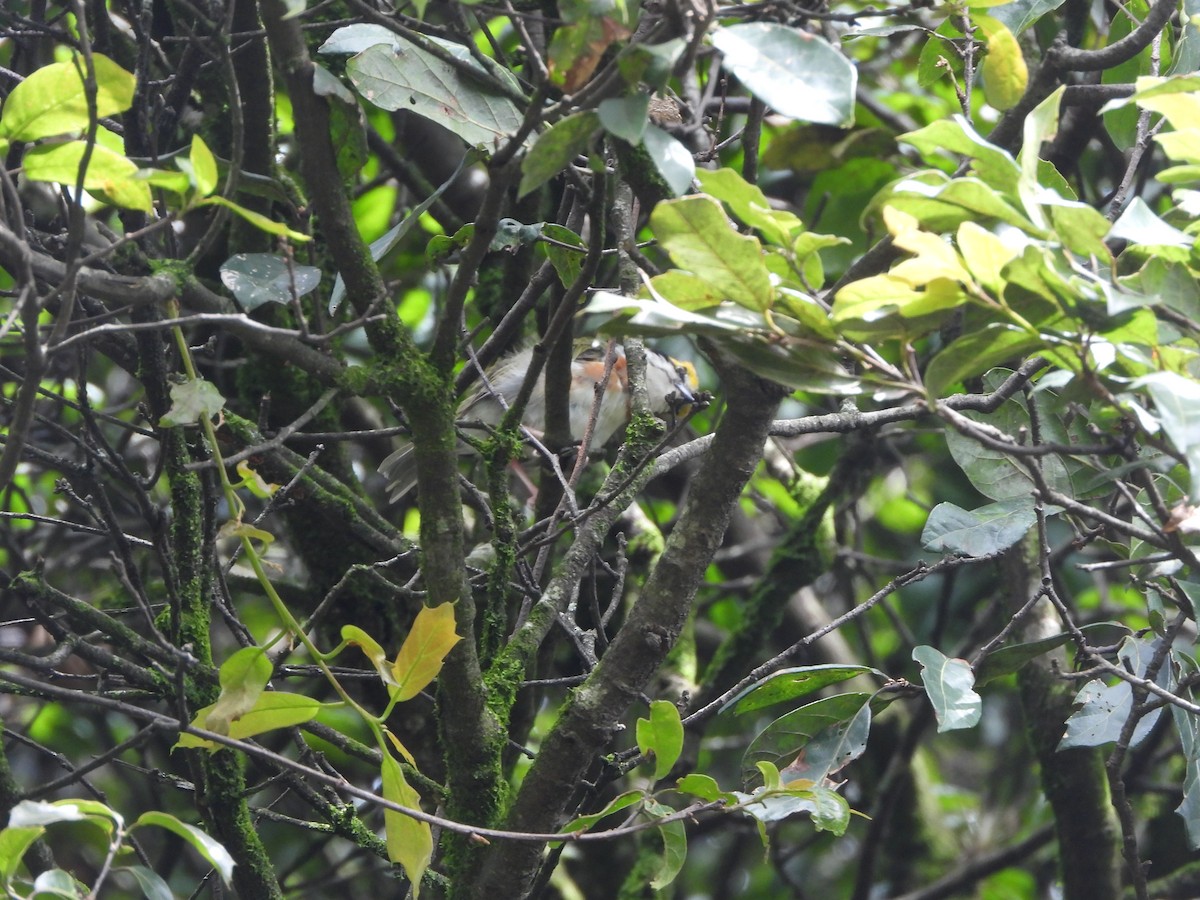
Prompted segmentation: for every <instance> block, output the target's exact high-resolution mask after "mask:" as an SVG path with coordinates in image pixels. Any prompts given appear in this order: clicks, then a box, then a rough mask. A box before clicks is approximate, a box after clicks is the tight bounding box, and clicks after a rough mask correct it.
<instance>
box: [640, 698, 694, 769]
mask: <svg viewBox="0 0 1200 900" xmlns="http://www.w3.org/2000/svg"><path fill="white" fill-rule="evenodd" d="M637 744H638V750H640V751H641V752H642V753H643V754H653V755H654V778H655V780H656V781H657V780H658V779H661V778H666V777H667V775H668V774H670V772H671V768H672V766H674V765H675V761H676V760H678V759H679V754H680V753H682V752H683V722H682V721H681V720H680V718H679V710H678V709H677V708H676V707H675V704H674V703H670V702H668V701H666V700H654V701H652V702H651V704H650V718H649V719H638V720H637Z"/></svg>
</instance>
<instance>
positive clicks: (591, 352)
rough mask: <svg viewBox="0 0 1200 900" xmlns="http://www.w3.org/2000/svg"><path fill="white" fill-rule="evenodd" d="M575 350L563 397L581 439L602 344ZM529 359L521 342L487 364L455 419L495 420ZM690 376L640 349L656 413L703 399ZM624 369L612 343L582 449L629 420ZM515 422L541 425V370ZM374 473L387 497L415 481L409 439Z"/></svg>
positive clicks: (476, 426)
mask: <svg viewBox="0 0 1200 900" xmlns="http://www.w3.org/2000/svg"><path fill="white" fill-rule="evenodd" d="M576 346H577V348H578V352H577V354H576V356H575V359H574V360H573V361H572V362H571V390H570V397H569V401H568V405H569V416H570V427H571V439H572V440H574V441H582V440H583V435H584V432H585V431H586V430H587V425H588V422H589V420H590V419H591V417H592V408H593V406H594V405H595V400H596V385H598V384H600V382H601V381H603V379H604V370H605V367H606V357H607V355H608V349H607V347H605V346H602V345H596V344H592V343H591V342H588V341H583V342H581V343H579V344H577V345H576ZM532 360H533V347H532V346H530V347H525V348H523V349H520V350H517V351H516V352H515V353H513V354H511V355H509V356H506V357H504V358H502V359H500V360H499V361H498V362H497V363H496V364H495V365H494V366H492V367H491V368H490V369H489V370H488V371H487V373H486V374H485V376H484V378H483V383H482V384H480V385H479V386H478V387H477V388H476V389H475V390H474V391H473V392H472V393H471V394H470V395H469V396H468V397H467V398H466V399H465V400H464V401H463V402H462V405H461V406H459V408H458V418H459V420H460V421H466V422H468V423H469V425H470V427H471V428H472V429H473V430H480V429H482V430H483V431H484V433H486V432H487V431H488V430H490V429H491V428H494V427H495V426H496V425H498V424H499V423H500V420H501V419H502V418H503V416H504V413H505V411H506V410H507V409H508V407H509V406H510V405H511V404H512V403H513V402H515V401H516V398H517V393H518V392H519V391H520V389H521V384H522V383H523V382H524V380H525V373H526V372H528V371H529V365H530V363H531V362H532ZM698 388H699V381H698V379H697V377H696V367H695V366H694V365H692V363H690V362H688V361H686V360H679V359H675V358H673V357H670V356H667V355H666V354H664V353H659V352H658V351H657V350H652V349H649V348H647V349H646V390H647V393H648V394H649V398H650V411H651V412H652V413H654V414H655V415H657V416H668V415H670V416H678V415H681V414H686V412H687V410H688V409H689V408H690V407H692V406H695V405H698V404H700V403H702V402H703V397H702V395H701V394H700V392H699V390H698ZM630 400H631V398H630V393H629V371H628V368H627V365H626V361H625V348H624V347H623V346H621V345H620V344H616V345H614V347H613V366H612V373H611V374H610V376H609V379H608V382H607V384H606V386H605V390H604V397H603V400H602V401H601V403H600V410H599V412H598V413H597V415H596V421H595V423H594V424H593V426H592V436H591V440H590V441H589V443H588V452H589V453H590V452H595V451H597V450H599V449H601V448H602V447H604V446H605V445H606V444H607V443H608V442H609V441H610V440H612V438H613V436H614V435H615V434H616V433H617V432H618V431H619V430H620V429H622V428H624V427H625V424H626V423H627V422H628V421H629V415H630ZM521 424H522V425H523V426H525V428H527V429H529V431H530V432H531V433H534V434H535V435H537V436H540V435H542V434H543V433H545V430H546V375H545V372H542V373H541V374H539V375H538V380H537V384H536V385H535V386H534V388H533V393H532V394H531V395H530V398H529V402H528V403H527V404H526V406H525V412H524V414H523V415H522V417H521ZM471 452H473V448H472V447H471V445H470V444H468V443H467V442H466V441H461V442H460V443H459V453H460V454H463V455H466V454H469V453H471ZM379 473H380V474H381V475H383V476H384V477H385V478H386V479H387V480H388V500H389V502H392V503H395V502H396V501H398V500H400V499H402V498H403V497H404V496H406V495H407V494H408V493H409V492H410V491H411V490H412V489H413V488H414V487H415V486H416V483H417V471H416V456H415V454H414V452H413V447H412V445H411V444H407V445H405V446H403V447H401V448H399V449H398V450H395V451H393V452H392V453H390V454H389V455H388V456H387V457H386V458H385V459H384V461H383V462H382V463H380V464H379Z"/></svg>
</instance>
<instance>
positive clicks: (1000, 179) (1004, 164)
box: [897, 115, 1021, 198]
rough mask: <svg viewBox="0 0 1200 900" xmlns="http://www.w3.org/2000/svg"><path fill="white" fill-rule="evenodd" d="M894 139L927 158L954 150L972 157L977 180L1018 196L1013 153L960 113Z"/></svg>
mask: <svg viewBox="0 0 1200 900" xmlns="http://www.w3.org/2000/svg"><path fill="white" fill-rule="evenodd" d="M897 140H900V141H904V142H905V143H907V144H911V145H912V146H913V147H916V148H917V150H918V151H919V152H920V153H921V155H922V156H924V157H925V158H926V159H932V158H934V156H935V154H939V153H957V154H960V155H962V156H966V157H968V158H969V159H971V160H973V162H972V163H971V171H972V172H974V173H975V174H976V175H977V176H978V178H979V179H980V181H982V182H983V183H984V184H986V185H988V186H989V187H991V188H993V189H995V190H997V191H999V192H1000V193H1001V195H1003V196H1005V197H1009V198H1015V197H1016V196H1017V182H1018V180H1019V179H1020V177H1021V169H1020V167H1019V166H1018V165H1017V161H1016V160H1015V159H1013V158H1012V155H1011V154H1010V153H1009V152H1008V151H1006V150H1003V149H1001V148H1000V147H997V146H995V145H994V144H989V143H988V142H987V141H986V140H984V139H983V138H982V137H980V135H979V133H978V132H977V131H976V130H975V129H974V128H973V127H971V124H970V123H969V122H968V121H967V120H966V119H964V118H963V117H962V116H961V115H955V116H953V117H952V118H951V119H949V120H947V119H941V120H939V121H937V122H934V123H933V124H931V125H927V126H925V127H924V128H921V129H918V130H917V131H910V132H909V133H908V134H902V135H900V137H899V138H897Z"/></svg>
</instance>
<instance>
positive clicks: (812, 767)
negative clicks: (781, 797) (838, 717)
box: [784, 703, 871, 784]
mask: <svg viewBox="0 0 1200 900" xmlns="http://www.w3.org/2000/svg"><path fill="white" fill-rule="evenodd" d="M870 731H871V704H870V703H864V704H863V705H862V706H861V707H859V710H858V712H856V713H855V714H854V715H853V716H852V717H851V718H850V719H848V720H846V721H844V722H838V723H837V724H836V725H830V726H828V727H827V728H823V729H822V730H821V731H818V732H817V733H816V734H815V735H814V736H813V738H812V740H810V741H809V742H808V744H807V746H805V748H804V753H803V754H801V756H800V757H799V758H797V759H796V761H795V762H794V763H792V764H791V765H789V766H788V767H787V770H786V772H785V773H784V774H785V775H786V776H787V780H788V781H795V780H797V779H803V780H807V781H811V782H813V783H814V784H824V783H825V779H827V778H828V777H829V776H831V775H834V774H836V773H837V772H840V771H841V770H842V769H844V768H845V767H846V766H847V765H849V764H850V763H851V762H853V761H854V760H856V759H858V758H859V757H860V756H862V755H863V752H864V751H865V750H866V749H867V735H868V734H870Z"/></svg>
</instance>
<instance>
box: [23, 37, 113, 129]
mask: <svg viewBox="0 0 1200 900" xmlns="http://www.w3.org/2000/svg"><path fill="white" fill-rule="evenodd" d="M92 65H93V68H94V69H95V72H96V116H97V117H98V118H103V117H105V116H115V115H118V114H119V113H123V112H124V111H125V110H127V109H129V107H130V106H131V105H132V104H133V92H134V87H135V85H136V82H135V79H134V77H133V75H131V74H130V73H129V72H126V71H125V70H124V69H122V68H121V67H120V66H119V65H117V64H116V63H115V62H113V61H112V60H111V59H109V58H108V57H107V56H104V55H102V54H100V53H93V54H92ZM84 71H85V68H84V62H83V59H82V58H81V57H78V56H76V57H75V58H73V59H71V60H69V61H66V62H57V63H51V64H50V65H48V66H43V67H42V68H40V69H38V70H37V71H36V72H34V73H33V74H31V75H30V76H29V77H28V78H26V79H25V80H24V81H22V82H21V83H20V84H18V85H16V86H15V87H14V88H13V89H12V92H11V93H10V94H9V95H8V97H7V98H6V99H5V101H4V114H3V116H0V137H2V138H7V139H8V140H13V141H26V142H31V141H36V140H38V139H40V138H45V137H53V136H54V135H56V134H68V133H78V132H83V131H86V130H87V128H88V125H89V122H88V101H87V93H86V92H85V90H84V83H83V72H84Z"/></svg>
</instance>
